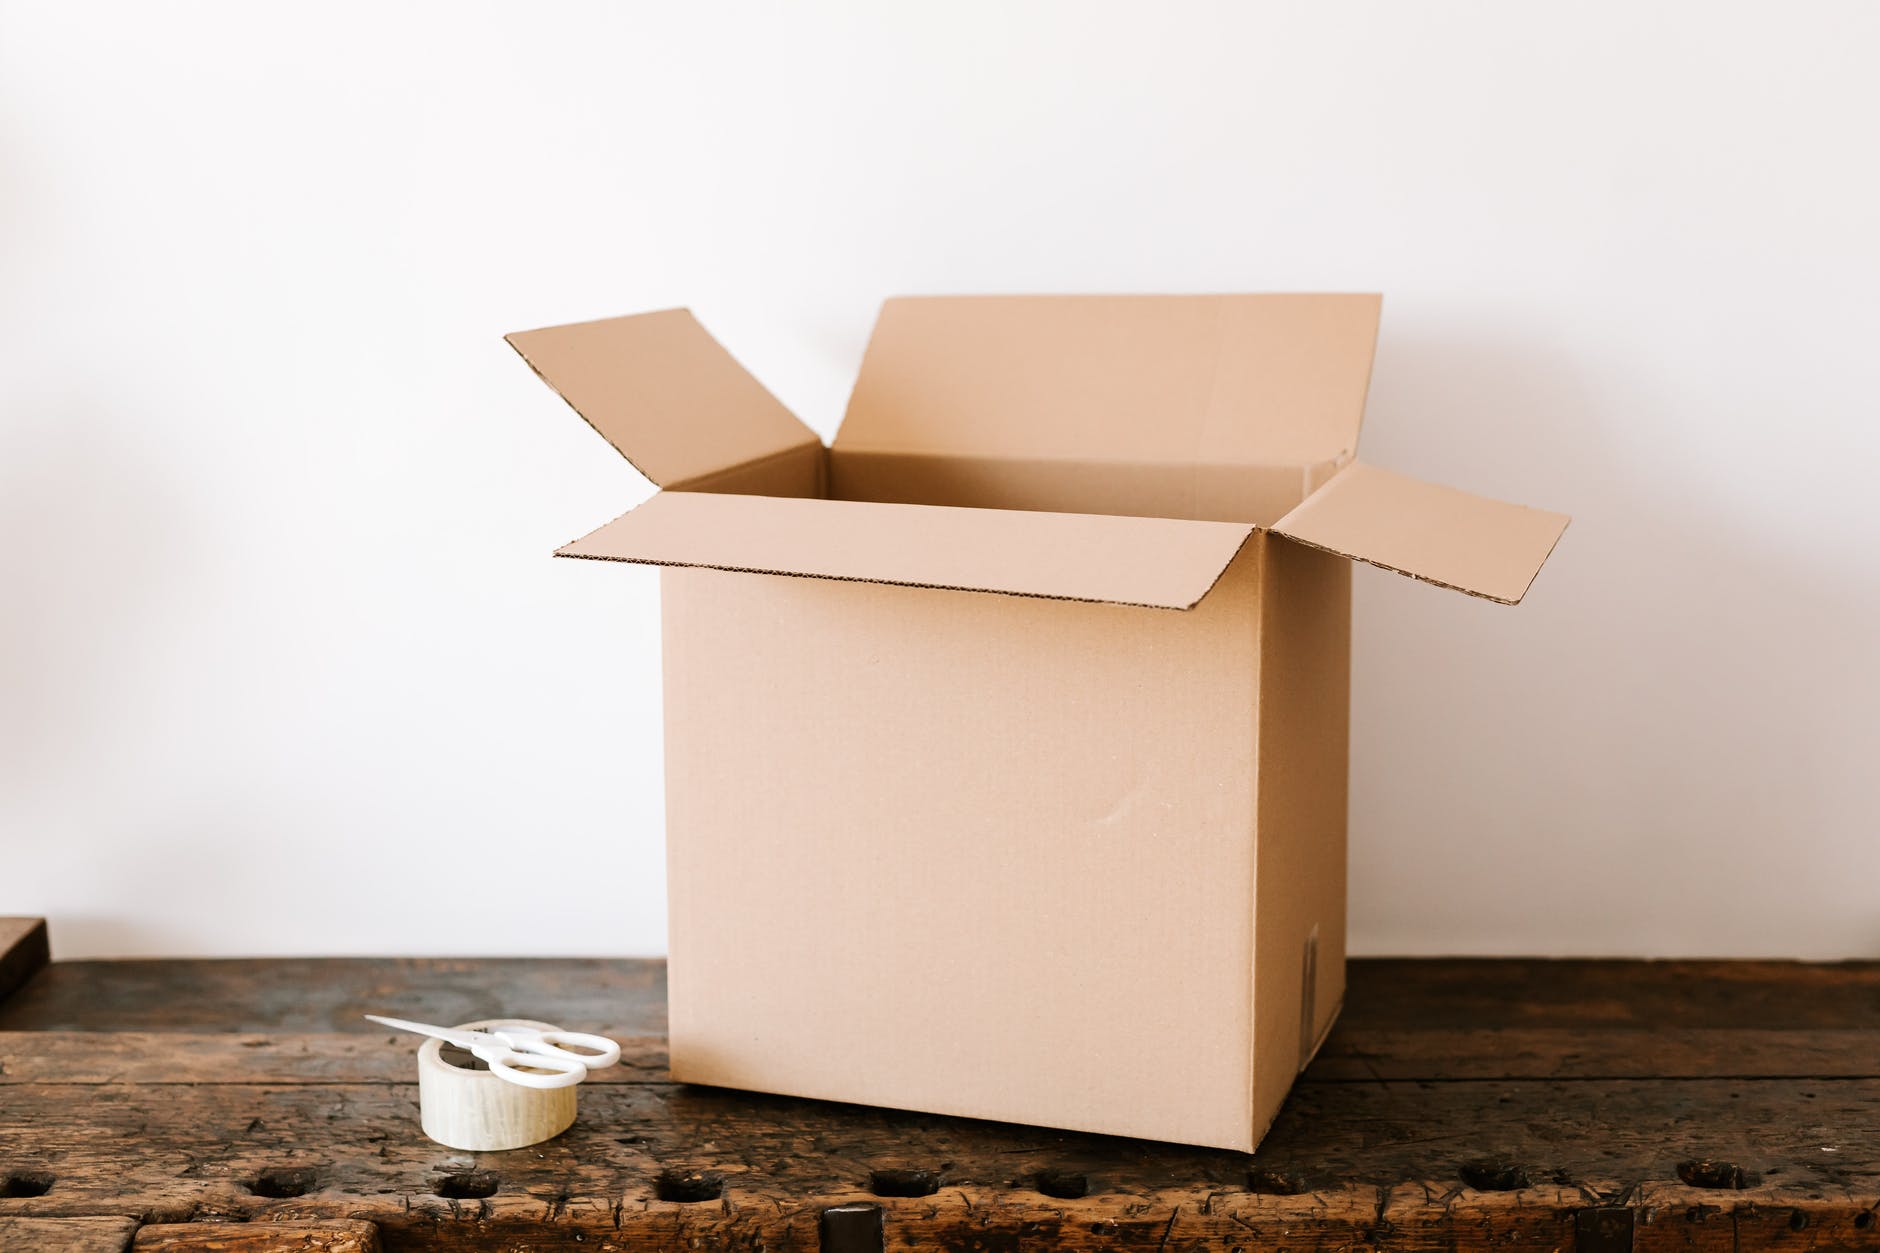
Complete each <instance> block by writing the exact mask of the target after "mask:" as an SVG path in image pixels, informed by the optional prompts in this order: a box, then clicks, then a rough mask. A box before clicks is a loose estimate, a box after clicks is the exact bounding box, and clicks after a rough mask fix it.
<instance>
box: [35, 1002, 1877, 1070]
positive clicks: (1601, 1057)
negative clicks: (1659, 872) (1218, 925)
mask: <svg viewBox="0 0 1880 1253" xmlns="http://www.w3.org/2000/svg"><path fill="white" fill-rule="evenodd" d="M0 1047H4V1046H0ZM1811 1076H1814V1077H1820V1078H1840V1079H1876V1078H1880V1029H1875V1028H1861V1029H1858V1030H1848V1029H1844V1028H1830V1027H1816V1028H1812V1029H1809V1030H1782V1029H1775V1028H1762V1027H1743V1028H1735V1027H1668V1028H1665V1029H1664V1030H1661V1031H1649V1030H1645V1029H1643V1028H1637V1027H1627V1028H1608V1027H1582V1028H1577V1029H1575V1028H1565V1027H1510V1028H1505V1029H1502V1030H1496V1029H1494V1028H1489V1027H1479V1028H1473V1029H1464V1030H1450V1029H1443V1028H1435V1029H1429V1030H1417V1029H1414V1028H1398V1029H1393V1028H1374V1027H1372V1026H1371V1025H1370V1024H1369V1023H1368V1022H1364V1021H1361V1020H1357V1019H1356V1016H1355V1015H1353V1016H1350V1017H1348V1018H1347V1021H1346V1022H1345V1023H1342V1024H1340V1025H1339V1026H1338V1027H1336V1028H1334V1030H1333V1032H1332V1034H1331V1036H1330V1037H1329V1038H1328V1039H1327V1040H1326V1042H1325V1046H1324V1048H1323V1049H1321V1050H1320V1052H1319V1056H1318V1057H1317V1058H1316V1059H1314V1061H1313V1063H1312V1065H1311V1066H1310V1067H1309V1068H1308V1069H1307V1071H1306V1076H1305V1077H1306V1078H1307V1079H1310V1080H1313V1081H1315V1082H1320V1083H1337V1082H1347V1083H1363V1082H1366V1081H1368V1080H1374V1079H1424V1080H1453V1079H1732V1078H1734V1079H1755V1078H1770V1079H1806V1078H1809V1077H1811Z"/></svg>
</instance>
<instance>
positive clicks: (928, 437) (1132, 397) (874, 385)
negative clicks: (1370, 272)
mask: <svg viewBox="0 0 1880 1253" xmlns="http://www.w3.org/2000/svg"><path fill="white" fill-rule="evenodd" d="M1381 302H1382V297H1379V296H1375V295H1219V296H925V297H905V298H901V299H895V300H890V301H888V302H886V303H885V304H884V305H882V308H881V316H880V318H879V319H878V320H877V322H876V323H875V331H874V335H873V337H872V338H871V339H870V340H869V344H868V352H867V355H866V356H865V357H864V358H863V361H862V371H861V377H860V379H859V380H858V381H857V382H856V385H855V392H854V394H853V396H852V397H851V399H850V401H849V408H848V414H847V416H846V417H845V418H844V419H843V423H842V428H841V430H840V432H839V433H838V434H837V437H836V440H835V446H836V447H837V448H840V449H843V450H845V451H852V452H890V453H914V454H926V455H939V456H978V457H996V458H1024V459H1047V460H1049V459H1062V458H1072V459H1078V460H1085V461H1090V460H1102V461H1128V462H1141V463H1145V464H1164V465H1195V464H1200V465H1310V464H1312V463H1314V462H1319V461H1328V460H1333V459H1337V458H1343V457H1348V456H1349V455H1350V454H1351V453H1352V451H1353V450H1354V449H1355V448H1356V447H1357V442H1358V427H1359V423H1360V421H1361V419H1362V417H1363V414H1364V397H1365V392H1366V389H1367V388H1368V387H1369V385H1370V378H1371V357H1372V354H1373V352H1374V350H1375V348H1376V344H1377V321H1378V312H1379V307H1380V305H1381Z"/></svg>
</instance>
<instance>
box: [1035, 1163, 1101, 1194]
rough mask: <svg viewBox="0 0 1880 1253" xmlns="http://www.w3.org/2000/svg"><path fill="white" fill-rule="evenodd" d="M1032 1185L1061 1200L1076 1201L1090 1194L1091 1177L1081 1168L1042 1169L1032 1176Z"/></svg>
mask: <svg viewBox="0 0 1880 1253" xmlns="http://www.w3.org/2000/svg"><path fill="white" fill-rule="evenodd" d="M1031 1186H1032V1187H1034V1188H1036V1189H1038V1191H1040V1192H1042V1193H1044V1194H1045V1195H1046V1196H1048V1197H1055V1198H1056V1199H1058V1200H1060V1201H1076V1200H1080V1199H1081V1198H1083V1197H1087V1196H1089V1195H1090V1179H1089V1177H1088V1176H1087V1175H1085V1174H1084V1173H1083V1172H1082V1171H1079V1170H1041V1171H1039V1172H1038V1173H1037V1174H1036V1175H1035V1176H1033V1177H1032V1181H1031Z"/></svg>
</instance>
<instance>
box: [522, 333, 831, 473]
mask: <svg viewBox="0 0 1880 1253" xmlns="http://www.w3.org/2000/svg"><path fill="white" fill-rule="evenodd" d="M503 342H504V343H506V344H508V345H509V346H510V348H511V349H513V350H514V351H515V353H516V355H517V356H519V357H521V358H522V360H523V362H524V364H526V365H527V366H528V367H529V369H530V371H531V372H532V373H534V375H535V376H536V377H537V378H539V379H541V380H542V382H543V383H545V384H547V385H548V388H549V390H550V391H552V392H554V393H555V395H557V396H559V397H560V398H561V400H562V401H563V403H565V404H566V405H567V406H568V407H569V408H570V409H573V410H574V411H575V413H576V414H577V415H578V416H579V417H580V418H581V420H582V421H584V422H586V423H587V424H588V426H589V427H591V428H592V429H593V430H594V432H595V433H596V434H598V435H599V436H600V437H601V438H602V439H604V440H606V441H607V443H608V444H609V445H611V446H612V447H613V449H614V450H615V451H616V452H618V453H619V454H620V455H621V456H622V457H624V458H626V460H627V463H628V464H629V465H631V466H632V467H633V468H634V469H635V470H638V471H639V472H640V473H641V474H642V475H644V476H645V477H646V478H647V479H649V480H650V481H652V482H654V483H656V484H659V485H661V486H666V487H670V486H673V485H675V484H677V483H679V482H688V481H696V480H699V479H704V478H708V477H711V476H713V475H716V474H720V473H724V472H726V471H730V470H735V469H738V468H740V467H743V466H748V465H753V464H757V463H760V462H763V461H765V460H766V459H768V458H770V457H773V456H776V455H778V454H783V453H791V452H795V451H797V450H799V449H805V448H809V447H817V448H820V447H821V446H822V440H821V439H819V438H818V437H817V435H816V433H815V432H814V431H812V430H810V429H809V427H808V426H807V425H805V424H804V423H803V421H802V419H800V418H798V417H797V416H796V415H795V414H794V413H792V412H791V411H790V409H789V407H788V406H787V405H785V404H784V403H783V401H782V400H780V399H779V398H778V396H777V394H776V393H775V392H773V391H771V390H770V389H769V388H768V387H766V386H765V385H764V383H763V381H762V380H761V379H759V378H758V377H757V376H756V375H754V374H753V373H751V371H750V370H749V369H748V368H746V367H745V365H744V363H743V362H741V361H740V360H738V358H737V357H736V355H735V354H733V353H732V352H731V351H730V350H729V349H728V348H726V347H725V346H724V344H723V343H721V342H720V341H719V340H718V339H717V337H716V336H714V335H713V334H712V333H711V331H710V330H708V329H707V328H706V327H705V325H704V324H703V323H702V322H700V321H699V319H698V317H697V315H695V314H694V313H693V312H692V311H691V310H690V309H688V308H684V307H674V308H670V309H656V310H650V311H647V312H643V313H633V314H627V315H624V316H620V317H607V318H593V319H589V320H587V321H582V322H569V323H563V324H560V325H556V326H542V327H534V328H532V329H529V330H526V331H511V332H509V333H508V334H506V335H504V336H503ZM532 343H539V344H540V348H539V349H534V350H532V349H531V347H530V346H529V345H530V344H532ZM576 343H578V347H575V344H576ZM557 350H559V351H557ZM545 351H546V352H549V353H550V355H554V356H557V357H558V361H557V363H556V364H555V365H554V366H549V365H545V363H544V362H543V360H542V359H541V354H542V353H543V352H545ZM636 351H637V352H639V353H644V354H646V356H645V357H644V359H642V360H641V362H640V364H641V368H640V369H638V370H636V371H634V372H633V376H634V377H635V378H637V379H647V380H651V379H660V380H661V381H662V382H664V383H665V384H666V390H665V391H664V392H663V393H662V392H661V391H660V390H659V389H657V388H654V389H652V391H651V393H650V394H649V392H648V390H647V389H646V386H645V384H644V383H642V384H640V385H639V386H636V387H626V388H624V389H623V386H622V383H623V379H624V377H625V376H623V375H622V374H621V373H620V372H619V362H620V360H621V358H623V357H627V358H633V356H634V354H635V352H636ZM557 375H561V376H562V377H559V378H558V377H557ZM574 393H582V394H581V395H576V394H574ZM706 418H709V419H710V421H703V420H702V419H706ZM610 427H611V428H613V429H612V430H611V431H610V429H609V428H610ZM675 441H676V442H675ZM633 444H638V445H640V446H641V450H640V451H639V452H638V453H636V452H632V451H629V445H633ZM648 447H651V448H653V449H654V450H655V451H656V453H662V454H663V455H654V456H650V457H649V456H648V455H647V452H646V449H647V448H648ZM708 448H711V449H714V451H710V452H707V451H706V450H707V449H708ZM662 460H663V461H667V462H668V463H675V462H676V463H677V464H668V465H666V466H665V467H663V468H661V467H659V466H656V465H654V464H653V463H654V462H657V461H662ZM686 463H690V464H689V465H687V464H686Z"/></svg>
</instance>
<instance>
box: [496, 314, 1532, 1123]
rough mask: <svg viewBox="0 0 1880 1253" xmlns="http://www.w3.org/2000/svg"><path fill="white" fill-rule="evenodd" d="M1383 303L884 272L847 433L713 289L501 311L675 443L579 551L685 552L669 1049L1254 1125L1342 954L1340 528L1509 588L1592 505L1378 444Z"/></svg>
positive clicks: (651, 438) (680, 1065)
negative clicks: (918, 288)
mask: <svg viewBox="0 0 1880 1253" xmlns="http://www.w3.org/2000/svg"><path fill="white" fill-rule="evenodd" d="M1377 311H1378V300H1377V298H1376V297H1375V296H1194V297H1177V296H1168V297H1124V296H1105V297H944V298H922V299H909V300H894V301H889V302H888V303H887V305H885V306H884V308H883V311H882V316H881V320H880V322H879V324H878V326H877V329H876V332H875V334H874V336H873V337H872V339H871V341H870V345H869V348H868V352H867V356H866V359H865V361H864V364H863V368H862V375H861V378H860V380H859V381H858V383H857V385H856V390H855V394H854V397H853V398H852V400H851V403H850V406H849V410H848V414H847V416H846V418H845V420H844V423H843V426H842V428H841V430H840V432H839V433H838V435H837V437H836V439H835V442H834V444H833V446H832V447H830V448H828V449H824V448H823V446H822V445H821V444H820V443H819V442H817V441H816V440H815V438H814V437H813V436H811V435H809V433H808V431H807V428H804V427H802V425H801V424H800V423H798V422H797V421H796V419H795V418H794V417H792V416H791V415H790V414H789V413H788V412H787V411H786V410H784V408H783V407H782V406H781V405H780V404H778V403H777V402H776V401H775V399H774V398H772V397H771V396H770V394H769V393H768V392H766V391H764V389H763V388H762V386H761V385H760V384H758V383H757V382H756V381H755V380H754V379H752V378H751V377H750V376H749V375H748V374H747V373H745V372H744V370H743V369H742V368H741V367H739V366H738V365H737V363H736V362H735V361H733V360H732V358H731V357H730V356H729V354H727V353H725V352H724V351H723V350H722V349H720V348H718V347H717V345H716V344H715V342H714V341H712V340H711V339H710V337H709V335H707V334H706V332H705V331H704V329H703V328H702V327H700V326H699V325H698V323H697V322H696V321H694V320H692V318H691V317H690V315H689V314H686V313H684V312H683V311H668V312H665V313H659V314H651V315H643V316H642V317H639V318H621V319H612V320H609V321H607V322H599V323H587V324H582V325H578V326H574V327H564V328H549V329H547V330H542V331H533V332H528V333H525V334H522V335H518V336H512V337H511V342H512V343H513V344H515V346H516V347H517V348H518V350H519V351H521V352H523V354H524V355H525V356H526V357H527V358H528V359H529V362H530V364H531V365H532V366H533V367H534V368H535V369H536V370H537V371H538V372H539V373H540V374H542V376H543V377H544V378H545V379H547V380H548V381H549V383H550V384H551V386H554V387H555V388H556V389H557V390H558V391H560V392H561V393H562V394H563V395H564V396H565V397H566V398H567V399H568V400H569V402H570V403H571V404H573V405H574V406H575V408H576V409H577V410H579V411H580V412H581V413H582V415H583V416H584V417H586V418H587V419H588V420H589V421H590V422H592V423H593V424H594V425H595V426H596V427H597V428H598V429H599V430H601V432H602V433H603V434H605V435H606V436H607V437H608V439H609V440H610V441H611V442H613V443H614V444H615V446H616V447H617V448H619V449H620V450H621V451H622V452H623V453H625V454H627V455H629V456H630V457H632V458H633V459H634V461H635V464H637V465H640V466H642V468H643V469H645V470H646V471H647V472H648V474H649V475H650V476H651V477H653V478H654V479H655V480H656V481H658V482H661V483H663V484H665V485H666V486H667V488H668V490H666V491H664V492H662V493H660V494H659V495H656V496H654V497H653V498H652V499H651V500H649V501H647V502H646V503H645V504H643V505H641V506H640V507H639V508H637V509H635V510H633V511H631V512H630V513H627V514H626V515H624V516H622V517H620V518H617V519H615V520H614V521H613V522H610V523H608V524H607V525H605V526H603V527H601V528H600V529H599V530H597V531H595V532H593V533H592V534H590V535H588V536H585V537H583V538H582V539H579V540H576V541H575V542H573V543H572V544H569V545H567V546H565V547H564V548H563V549H562V550H561V553H562V555H565V556H573V557H588V558H597V559H603V560H614V561H628V562H641V563H647V564H653V565H659V566H663V567H666V568H665V569H664V570H662V573H661V580H660V584H661V598H662V604H663V623H664V638H665V652H666V656H665V685H666V691H665V698H666V754H667V850H668V868H669V875H670V884H669V887H670V896H671V962H670V967H669V993H670V998H671V1015H672V1017H671V1024H672V1069H673V1074H674V1076H675V1077H676V1078H678V1079H681V1080H686V1081H693V1082H702V1083H713V1084H725V1085H732V1086H742V1087H749V1088H755V1089H759V1090H763V1091H770V1092H780V1093H787V1094H794V1095H800V1096H811V1097H820V1098H825V1099H831V1100H844V1101H865V1102H872V1103H877V1104H882V1105H890V1106H897V1107H902V1108H909V1109H921V1110H930V1111H935V1112H940V1113H949V1114H960V1115H968V1116H972V1117H980V1118H996V1119H1003V1120H1008V1121H1017V1122H1029V1123H1036V1124H1038V1125H1041V1126H1049V1127H1062V1128H1071V1129H1077V1130H1086V1131H1097V1132H1108V1133H1113V1134H1121V1135H1134V1136H1143V1137H1149V1138H1155V1139H1166V1140H1176V1141H1181V1142H1185V1143H1193V1144H1204V1145H1215V1146H1219V1147H1223V1148H1234V1149H1242V1150H1250V1149H1252V1148H1253V1147H1254V1146H1255V1145H1256V1144H1257V1143H1258V1141H1259V1137H1260V1135H1261V1134H1262V1133H1263V1131H1264V1129H1265V1128H1266V1126H1267V1125H1268V1124H1269V1123H1270V1122H1271V1121H1272V1118H1273V1116H1274V1114H1275V1113H1276V1112H1277V1110H1278V1109H1279V1106H1280V1103H1281V1102H1282V1101H1283V1100H1284V1098H1285V1094H1286V1092H1287V1090H1288V1088H1289V1086H1290V1084H1291V1082H1292V1079H1293V1077H1294V1076H1295V1075H1296V1074H1297V1073H1298V1071H1299V1069H1300V1068H1301V1067H1302V1066H1303V1065H1304V1064H1305V1062H1306V1061H1307V1060H1309V1058H1310V1056H1311V1054H1312V1052H1313V1051H1314V1050H1315V1049H1316V1048H1317V1046H1318V1044H1319V1043H1320V1042H1321V1041H1322V1040H1323V1039H1324V1037H1325V1034H1326V1032H1327V1031H1328V1030H1329V1028H1330V1026H1331V1023H1332V1021H1333V1019H1334V1018H1335V1016H1336V1014H1337V1011H1338V1006H1339V1004H1340V1002H1341V1000H1342V998H1343V994H1344V926H1345V771H1346V759H1347V751H1346V744H1347V734H1348V732H1347V717H1348V707H1349V696H1348V693H1349V681H1350V613H1351V609H1350V606H1351V565H1350V561H1348V560H1346V558H1350V559H1355V560H1359V561H1365V562H1369V563H1371V564H1374V565H1379V566H1383V567H1385V568H1387V569H1393V570H1397V571H1400V572H1402V573H1407V574H1410V575H1412V576H1413V577H1416V578H1420V579H1423V580H1425V581H1428V582H1433V583H1437V584H1439V585H1442V586H1445V587H1452V588H1455V589H1458V590H1461V591H1465V592H1468V593H1469V594H1471V595H1475V596H1481V597H1486V598H1489V599H1493V600H1501V601H1505V602H1508V603H1513V602H1515V601H1518V600H1519V599H1521V597H1522V595H1523V594H1524V593H1525V592H1526V590H1527V588H1528V585H1529V583H1530V582H1531V581H1532V579H1533V576H1534V573H1535V571H1536V570H1537V569H1538V568H1539V567H1540V565H1541V564H1542V562H1544V561H1545V560H1546V558H1547V556H1548V554H1549V553H1550V552H1551V551H1552V548H1553V546H1554V544H1555V542H1556V541H1557V540H1558V538H1559V536H1560V532H1561V529H1562V528H1563V527H1564V526H1565V525H1566V519H1565V517H1564V516H1562V515H1559V514H1548V513H1543V512H1542V511H1539V510H1530V509H1525V508H1522V507H1520V506H1515V505H1505V504H1501V503H1498V502H1494V501H1488V500H1483V499H1481V498H1479V497H1473V496H1469V495H1467V494H1466V493H1462V492H1458V491H1454V490H1453V489H1449V488H1440V487H1435V486H1432V485H1429V484H1425V483H1420V482H1417V481H1415V480H1412V479H1407V478H1405V477H1403V476H1401V475H1397V474H1392V473H1390V472H1387V471H1383V470H1378V469H1374V468H1372V467H1369V466H1366V465H1362V464H1359V463H1356V462H1355V461H1354V460H1353V457H1354V455H1355V451H1356V444H1357V439H1358V433H1359V426H1360V422H1361V419H1362V414H1363V401H1364V393H1365V389H1366V387H1367V385H1368V381H1369V372H1370V359H1371V354H1372V350H1373V346H1374V341H1375V337H1376V323H1377ZM777 576H794V577H777ZM985 593H1003V594H1001V595H986V594H985Z"/></svg>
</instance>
